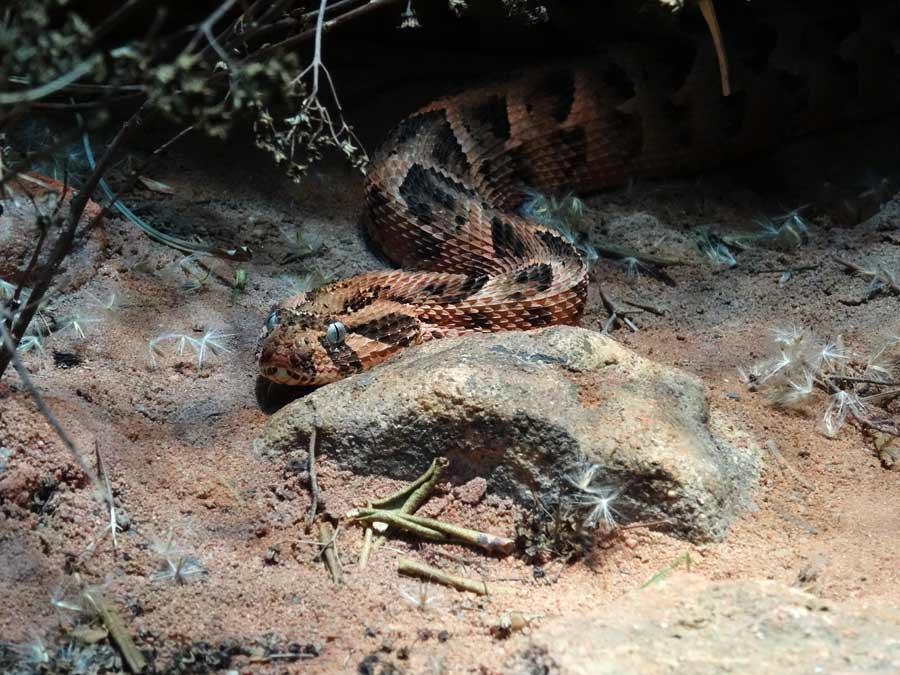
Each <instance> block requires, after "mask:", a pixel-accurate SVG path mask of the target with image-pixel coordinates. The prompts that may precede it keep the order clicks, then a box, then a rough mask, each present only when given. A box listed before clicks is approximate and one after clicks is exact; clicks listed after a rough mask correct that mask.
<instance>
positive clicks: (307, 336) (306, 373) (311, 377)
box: [259, 307, 347, 386]
mask: <svg viewBox="0 0 900 675" xmlns="http://www.w3.org/2000/svg"><path fill="white" fill-rule="evenodd" d="M346 338H347V327H346V326H345V325H344V324H343V323H341V322H340V321H335V320H329V318H328V317H321V316H319V315H317V314H316V313H312V312H302V311H298V310H296V309H289V308H285V307H279V308H276V309H274V310H272V312H271V313H270V314H269V316H268V317H267V319H266V322H265V327H264V329H263V338H262V350H261V353H260V358H259V371H260V375H262V376H263V377H265V378H266V379H269V380H272V381H273V382H276V383H278V384H285V385H290V386H315V385H320V384H326V383H328V382H332V381H334V380H335V379H338V378H337V377H334V376H332V370H333V369H332V368H331V367H330V366H331V365H332V364H333V361H332V359H331V358H330V356H329V351H334V350H341V349H342V348H346V343H345V341H346Z"/></svg>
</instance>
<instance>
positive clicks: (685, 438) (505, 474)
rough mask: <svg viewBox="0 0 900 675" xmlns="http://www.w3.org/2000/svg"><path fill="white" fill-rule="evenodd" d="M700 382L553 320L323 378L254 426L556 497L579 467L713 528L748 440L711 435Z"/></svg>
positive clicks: (745, 482) (727, 513) (747, 469)
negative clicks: (439, 464) (435, 463)
mask: <svg viewBox="0 0 900 675" xmlns="http://www.w3.org/2000/svg"><path fill="white" fill-rule="evenodd" d="M708 421H709V410H708V406H707V403H706V399H705V396H704V389H703V386H702V385H701V383H700V381H699V380H698V379H697V378H695V377H693V376H691V375H688V374H686V373H684V372H682V371H680V370H676V369H674V368H670V367H667V366H663V365H660V364H658V363H654V362H653V361H649V360H647V359H644V358H641V357H640V356H638V355H637V354H635V353H634V352H632V351H629V350H628V349H626V348H624V347H622V346H621V345H619V344H618V343H616V342H615V341H613V340H611V339H609V338H606V337H604V336H602V335H600V334H599V333H596V332H592V331H589V330H584V329H580V328H572V327H568V326H560V327H554V328H548V329H543V330H540V331H531V332H527V333H526V332H522V333H503V334H495V335H483V336H470V337H466V338H459V339H445V340H441V341H436V342H431V343H428V344H426V345H423V346H422V347H419V348H416V349H412V350H410V351H409V352H408V353H407V354H405V355H404V356H402V357H400V358H397V359H395V360H393V361H391V362H388V363H386V364H384V365H383V366H382V367H379V368H375V369H373V370H371V371H369V372H366V373H363V374H360V375H357V376H354V377H351V378H348V379H346V380H343V381H341V382H338V383H336V384H333V385H329V386H326V387H323V388H321V389H319V390H317V391H315V392H313V393H312V394H310V395H308V396H306V397H305V398H303V399H300V400H297V401H294V402H293V403H291V404H289V405H288V406H286V407H285V408H282V409H281V410H280V411H278V412H277V413H276V414H275V415H273V416H272V417H271V418H270V419H269V420H268V422H267V424H266V426H265V427H264V430H263V432H262V435H261V437H260V439H259V441H260V442H261V444H262V446H263V447H266V448H268V449H270V450H275V451H290V450H294V449H303V448H305V447H306V445H307V443H308V438H309V434H310V432H311V429H312V427H313V425H314V424H317V425H318V427H319V433H320V434H321V437H322V452H323V453H324V454H327V455H329V456H330V457H331V458H332V459H335V460H337V461H339V462H340V463H341V464H342V465H344V466H346V467H348V468H350V469H352V470H353V471H357V472H363V473H373V474H380V475H388V476H392V477H395V478H412V477H414V476H416V475H418V474H419V473H420V472H421V471H423V470H424V469H425V468H426V467H427V466H428V464H429V463H430V462H431V460H432V458H433V457H434V456H436V455H447V456H449V457H450V458H451V462H452V467H453V469H454V471H455V472H456V477H457V478H458V479H459V480H467V479H469V478H471V477H472V476H474V475H477V476H483V477H484V478H486V479H487V481H488V485H489V489H490V490H491V491H492V492H493V493H496V494H501V495H507V496H512V497H514V498H517V499H519V500H521V502H522V503H523V504H528V505H532V504H533V499H532V495H533V491H536V492H537V494H538V495H540V496H542V497H543V498H545V499H546V500H547V501H546V502H545V503H554V500H555V499H557V498H559V495H560V492H561V491H562V492H565V491H566V490H570V491H571V489H573V488H571V483H570V481H568V480H567V476H571V475H572V472H573V471H574V470H575V469H576V467H578V466H581V467H585V466H589V465H591V464H596V465H599V467H600V468H599V470H598V471H597V472H596V481H595V482H600V483H604V484H605V485H607V486H611V487H612V488H614V489H618V490H621V491H622V495H621V497H620V498H619V499H618V500H616V501H615V502H614V503H613V506H614V508H616V509H617V510H618V512H619V513H620V514H627V515H625V516H624V517H627V519H629V520H654V521H655V520H666V521H668V523H669V529H671V530H672V531H674V532H677V533H680V534H683V535H686V536H688V537H689V538H691V539H694V540H708V539H717V538H721V537H722V536H723V535H724V533H725V531H726V530H727V527H728V524H729V521H730V520H731V518H732V516H733V515H734V513H735V512H736V511H737V510H738V508H739V507H740V506H741V505H742V504H743V503H745V501H746V497H747V494H748V491H749V490H750V489H751V488H752V486H753V485H754V484H755V483H756V480H757V477H758V469H759V462H758V455H757V454H756V451H755V449H750V448H748V447H746V446H747V444H746V443H744V444H743V445H744V446H745V447H743V448H739V447H735V446H734V445H732V444H730V443H728V442H726V441H724V440H723V439H722V438H719V437H717V436H716V435H714V434H713V433H712V432H711V431H710V428H709V427H708V425H707V423H708Z"/></svg>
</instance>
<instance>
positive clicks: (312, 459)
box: [306, 427, 319, 525]
mask: <svg viewBox="0 0 900 675" xmlns="http://www.w3.org/2000/svg"><path fill="white" fill-rule="evenodd" d="M317 432H318V428H317V427H313V430H312V434H310V436H309V452H308V454H307V466H308V469H309V492H310V499H311V501H310V504H309V512H308V513H307V514H306V524H307V525H312V522H313V521H314V520H315V519H316V511H317V510H318V508H319V484H318V482H317V481H316V445H317V443H318V440H319V435H318V433H317Z"/></svg>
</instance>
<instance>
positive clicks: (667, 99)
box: [260, 0, 900, 384]
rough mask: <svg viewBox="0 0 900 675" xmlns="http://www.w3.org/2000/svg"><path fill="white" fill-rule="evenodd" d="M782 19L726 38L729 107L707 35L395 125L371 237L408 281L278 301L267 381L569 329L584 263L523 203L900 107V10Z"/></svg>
mask: <svg viewBox="0 0 900 675" xmlns="http://www.w3.org/2000/svg"><path fill="white" fill-rule="evenodd" d="M776 4H777V3H776ZM792 5H793V3H783V10H782V9H779V10H778V11H779V12H781V14H779V16H778V17H777V18H771V19H767V20H766V21H762V22H760V23H759V25H757V26H752V27H742V28H746V30H742V31H726V35H728V37H729V40H730V41H729V44H728V45H727V46H728V49H729V56H730V63H731V76H732V77H731V81H732V87H733V93H732V94H731V96H729V97H724V96H722V94H721V88H720V81H719V69H718V63H717V61H716V56H715V51H714V49H713V48H712V47H711V45H710V41H709V36H708V34H706V33H705V31H704V32H703V33H702V35H700V36H699V37H698V38H693V37H691V36H689V35H684V36H679V37H678V39H677V40H676V41H675V42H674V43H673V44H674V45H675V46H677V50H675V51H673V50H672V49H671V47H672V45H665V44H662V43H660V45H657V44H656V43H655V42H654V43H653V46H650V47H648V46H639V47H635V46H632V45H611V46H609V47H608V48H607V49H606V52H605V53H604V54H602V55H599V56H597V57H596V59H595V60H594V61H592V62H590V63H584V64H580V65H578V66H568V65H557V66H550V67H544V68H538V69H536V70H534V71H531V72H528V73H524V74H521V75H518V76H514V77H511V78H509V79H507V80H504V81H501V82H495V83H492V84H490V85H487V86H484V87H480V88H475V89H471V90H468V91H465V92H463V93H461V94H459V95H456V96H452V97H449V98H446V99H443V100H440V101H436V102H435V103H432V104H430V105H428V106H426V107H425V108H423V109H422V110H420V111H418V112H416V113H414V114H412V115H410V116H409V117H407V118H406V119H404V120H402V121H401V122H400V123H399V124H398V125H397V127H396V128H395V129H394V130H393V131H392V132H391V133H390V134H389V135H388V136H387V140H386V142H385V144H384V145H383V146H382V147H381V149H380V150H379V151H378V152H377V153H376V155H375V157H374V158H373V161H372V164H371V167H370V170H369V173H368V175H367V178H366V187H365V192H366V202H367V207H368V212H369V216H370V217H369V219H368V221H369V234H370V238H371V239H372V241H373V242H375V243H376V244H377V245H378V246H379V248H380V249H381V250H382V251H383V252H384V253H385V255H386V256H387V257H388V258H389V259H390V260H391V261H393V262H394V263H396V264H397V265H399V266H400V267H402V268H404V269H400V270H387V271H381V272H370V273H367V274H363V275H359V276H357V277H352V278H350V279H345V280H342V281H339V282H336V283H334V284H330V285H328V286H326V287H324V288H322V289H320V290H319V291H316V292H314V293H309V294H302V295H300V296H295V297H293V298H289V299H288V300H286V301H285V302H284V303H282V306H281V309H280V310H279V311H278V312H277V313H276V315H275V325H274V327H273V328H272V329H271V330H268V331H267V334H266V337H265V338H264V340H263V343H262V356H261V359H260V370H261V373H262V374H263V375H264V376H265V377H269V378H271V379H273V380H276V381H278V382H282V383H285V384H323V383H326V382H331V381H334V380H336V379H340V378H342V377H345V376H347V375H348V374H352V373H356V372H360V371H362V370H364V369H366V368H369V367H371V366H373V365H375V364H377V363H380V362H382V361H384V360H385V359H387V358H389V357H391V356H393V355H394V354H397V353H399V352H402V351H403V350H404V349H407V348H409V347H411V346H413V345H415V344H417V343H419V342H421V341H423V340H426V339H433V338H441V337H446V336H455V335H467V334H470V333H476V332H492V331H503V330H529V329H533V328H541V327H544V326H551V325H557V324H574V323H577V322H578V321H579V320H580V318H581V315H582V312H583V310H584V303H585V297H586V295H587V269H586V266H585V264H584V261H582V259H581V258H580V257H579V255H578V253H577V251H576V249H575V248H574V246H573V245H572V244H570V243H569V242H567V241H566V240H565V239H564V238H563V237H561V236H560V235H559V234H558V233H556V232H553V231H550V230H548V229H546V228H543V227H541V226H539V225H537V224H536V223H533V222H530V221H529V220H528V219H527V218H524V217H523V216H522V215H521V213H519V208H518V207H519V206H521V204H522V200H523V197H524V195H526V194H527V192H528V191H529V190H538V191H542V192H544V193H550V194H563V193H567V192H575V193H585V192H593V191H597V190H600V189H603V188H606V187H610V186H614V185H619V184H622V183H624V182H625V181H627V180H628V179H630V178H632V177H639V176H669V175H676V174H683V173H687V172H691V171H695V170H697V169H700V168H705V167H711V166H713V165H715V164H718V163H721V162H724V161H727V160H730V159H732V158H735V157H739V156H742V155H746V154H748V153H750V152H754V151H757V152H758V151H761V150H765V149H766V148H770V147H773V146H774V145H775V144H777V143H779V142H780V141H781V140H783V139H784V138H785V135H787V134H793V133H803V132H805V131H810V130H815V129H818V128H822V127H825V126H828V125H829V124H833V123H835V122H844V121H847V120H853V119H859V118H863V117H865V116H866V115H867V114H869V111H872V106H876V107H877V108H878V110H877V111H876V112H884V111H886V110H896V108H897V106H898V104H900V68H898V67H897V63H898V51H900V47H898V43H897V39H896V36H897V35H898V34H900V32H898V28H900V3H897V2H887V1H884V2H880V1H879V0H863V1H862V2H859V3H819V6H820V7H821V8H823V9H822V11H823V14H828V15H829V16H827V17H826V20H824V21H823V22H822V23H821V25H812V24H811V23H810V21H809V12H808V11H803V10H801V11H794V10H792V8H791V6H792ZM792 12H793V13H792ZM773 17H774V15H773ZM673 54H674V56H673ZM334 322H337V323H339V324H341V326H342V328H343V329H346V338H345V340H344V341H343V342H342V343H340V344H336V345H335V344H331V343H330V342H329V341H328V340H326V339H325V336H326V333H327V331H328V326H329V324H331V323H334Z"/></svg>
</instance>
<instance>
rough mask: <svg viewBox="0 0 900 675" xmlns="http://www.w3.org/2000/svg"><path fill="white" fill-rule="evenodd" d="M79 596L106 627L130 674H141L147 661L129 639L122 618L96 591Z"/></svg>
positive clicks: (85, 591)
mask: <svg viewBox="0 0 900 675" xmlns="http://www.w3.org/2000/svg"><path fill="white" fill-rule="evenodd" d="M81 595H82V597H83V598H84V599H85V600H87V601H88V602H89V603H90V605H91V607H93V608H94V611H96V612H97V616H99V617H100V620H101V621H102V622H103V625H104V626H106V630H108V631H109V636H110V637H111V638H112V639H113V642H115V643H116V646H117V647H118V648H119V651H120V652H122V658H124V659H125V663H126V664H128V669H129V670H130V671H131V672H132V673H140V672H142V671H143V670H144V668H146V667H147V661H146V659H144V655H143V654H142V653H141V650H140V649H138V648H137V645H135V644H134V640H132V639H131V634H130V633H129V632H128V629H127V628H125V622H124V621H122V617H120V616H119V615H118V614H117V613H116V611H115V609H114V608H113V607H112V605H110V604H109V603H108V602H107V601H106V599H105V598H104V597H103V596H102V595H100V592H99V591H98V590H96V589H93V588H86V589H85V590H83V591H82V592H81Z"/></svg>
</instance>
